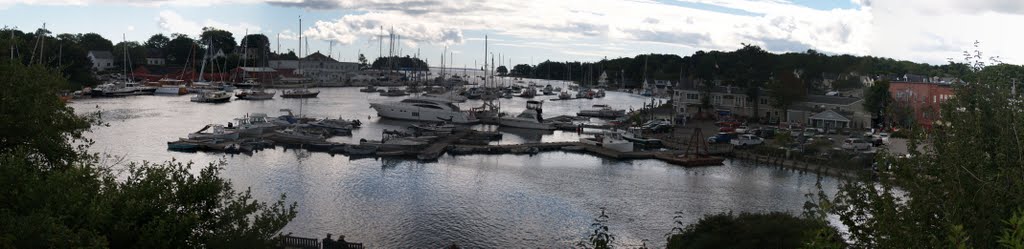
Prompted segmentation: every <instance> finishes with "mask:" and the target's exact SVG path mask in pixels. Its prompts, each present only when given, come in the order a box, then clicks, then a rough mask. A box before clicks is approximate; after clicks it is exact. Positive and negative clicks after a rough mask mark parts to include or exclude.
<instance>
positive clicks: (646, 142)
mask: <svg viewBox="0 0 1024 249" xmlns="http://www.w3.org/2000/svg"><path fill="white" fill-rule="evenodd" d="M642 131H643V129H641V128H640V127H633V128H630V129H629V130H626V131H621V133H622V139H626V140H629V141H630V142H633V144H634V145H639V146H641V147H645V148H656V147H661V146H662V143H661V140H660V139H655V138H644V137H643V135H642V133H641V132H642Z"/></svg>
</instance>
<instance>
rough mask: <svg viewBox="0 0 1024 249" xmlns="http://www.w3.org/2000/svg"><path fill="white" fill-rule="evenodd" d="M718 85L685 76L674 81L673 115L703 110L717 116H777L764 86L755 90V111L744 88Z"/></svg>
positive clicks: (752, 102)
mask: <svg viewBox="0 0 1024 249" xmlns="http://www.w3.org/2000/svg"><path fill="white" fill-rule="evenodd" d="M708 84H712V85H708ZM719 85H720V83H717V84H714V83H710V82H706V81H703V80H689V79H687V80H683V81H682V82H680V83H679V84H677V85H676V87H675V89H674V90H673V91H672V103H673V105H674V109H675V110H676V114H677V115H680V116H687V117H692V116H695V114H697V113H698V112H700V111H703V112H705V113H715V114H716V115H717V116H719V117H724V116H734V117H753V116H754V113H755V112H757V113H758V114H763V115H758V116H760V117H761V118H765V120H768V121H773V120H778V119H779V117H780V111H779V110H778V109H776V108H773V107H772V106H771V105H770V97H769V95H768V94H767V92H766V91H765V90H764V89H759V91H761V94H760V95H761V97H760V98H759V99H758V100H757V101H760V103H759V104H758V105H757V108H756V110H755V108H754V107H755V105H754V100H752V99H750V98H749V97H747V90H746V89H744V88H738V87H731V86H719ZM704 101H707V103H708V104H710V106H711V107H710V108H709V109H707V110H704V109H703V108H702V105H703V103H704Z"/></svg>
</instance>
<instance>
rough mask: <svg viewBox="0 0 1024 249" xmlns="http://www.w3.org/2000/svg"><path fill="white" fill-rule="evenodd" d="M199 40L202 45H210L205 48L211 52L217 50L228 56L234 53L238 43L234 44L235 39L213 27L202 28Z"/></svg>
mask: <svg viewBox="0 0 1024 249" xmlns="http://www.w3.org/2000/svg"><path fill="white" fill-rule="evenodd" d="M199 40H201V41H202V44H203V45H207V44H209V45H211V47H209V48H207V49H210V50H213V51H217V50H218V49H219V50H221V51H224V53H225V54H230V53H232V52H234V51H235V47H237V46H238V43H237V42H235V37H234V36H233V35H232V34H231V32H228V31H226V30H220V29H217V28H214V27H205V28H203V34H201V35H199Z"/></svg>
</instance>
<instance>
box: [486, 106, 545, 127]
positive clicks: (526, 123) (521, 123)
mask: <svg viewBox="0 0 1024 249" xmlns="http://www.w3.org/2000/svg"><path fill="white" fill-rule="evenodd" d="M541 113H542V111H541V102H540V101H534V100H530V101H526V110H523V112H522V113H519V115H516V116H515V117H502V118H501V119H499V120H498V124H500V125H502V126H508V127H515V128H524V129H536V130H554V129H555V126H554V125H552V124H550V123H544V119H543V118H542V117H541Z"/></svg>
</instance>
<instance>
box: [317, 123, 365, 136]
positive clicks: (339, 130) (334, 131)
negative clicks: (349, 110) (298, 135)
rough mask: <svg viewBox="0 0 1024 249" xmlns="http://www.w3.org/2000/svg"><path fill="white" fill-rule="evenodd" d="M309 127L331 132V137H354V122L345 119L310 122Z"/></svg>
mask: <svg viewBox="0 0 1024 249" xmlns="http://www.w3.org/2000/svg"><path fill="white" fill-rule="evenodd" d="M309 125H310V126H312V127H316V128H320V129H324V130H326V131H328V132H330V135H336V136H337V135H341V136H349V135H352V128H355V126H354V125H353V124H352V122H350V121H348V120H344V119H322V120H317V121H314V122H310V123H309Z"/></svg>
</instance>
